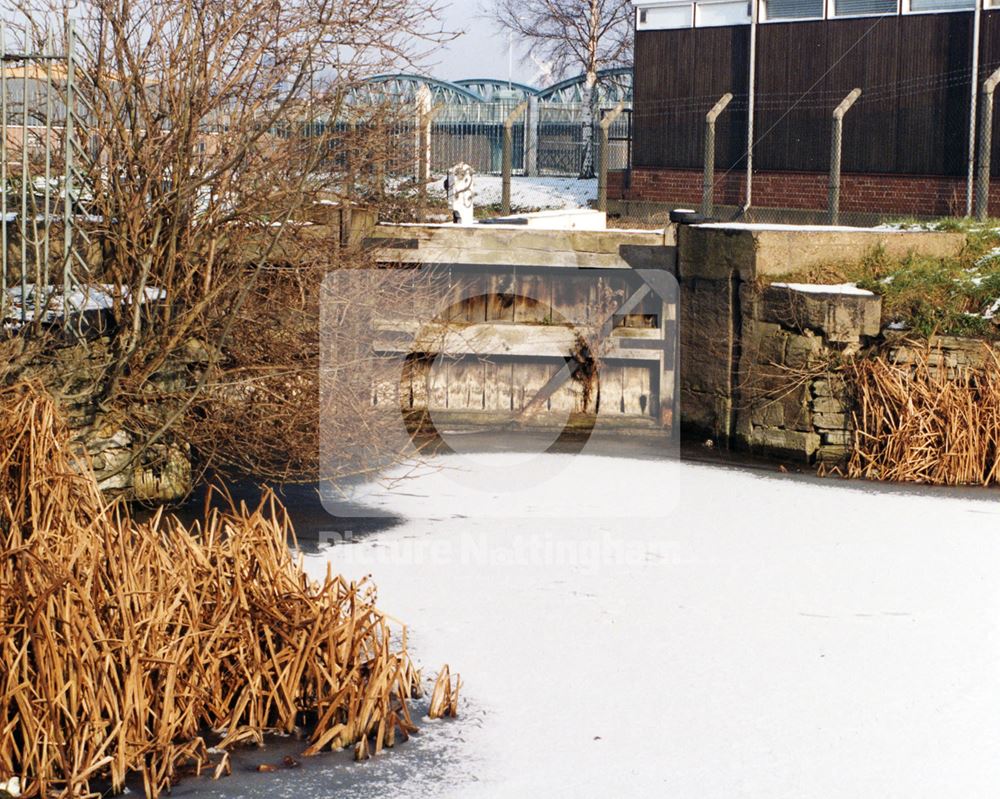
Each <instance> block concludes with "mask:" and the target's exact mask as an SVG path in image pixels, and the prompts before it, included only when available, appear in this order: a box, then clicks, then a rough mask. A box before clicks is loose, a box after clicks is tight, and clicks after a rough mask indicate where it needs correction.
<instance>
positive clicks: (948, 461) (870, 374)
mask: <svg viewBox="0 0 1000 799" xmlns="http://www.w3.org/2000/svg"><path fill="white" fill-rule="evenodd" d="M984 346H985V345H984ZM851 370H852V371H853V375H852V376H853V383H854V390H855V393H856V409H857V410H856V412H855V425H856V428H857V437H856V441H855V447H854V452H853V455H852V457H851V461H850V464H849V467H848V474H849V476H851V477H860V478H865V479H870V480H890V481H899V482H916V483H928V484H935V485H991V484H996V483H998V482H1000V361H998V359H997V355H996V352H995V351H994V350H992V349H988V351H987V352H986V354H985V360H984V365H983V366H982V367H976V368H974V367H960V368H952V370H951V373H950V374H949V369H948V368H947V367H946V365H945V363H944V359H943V358H942V354H941V353H940V352H937V351H933V350H930V349H927V350H925V351H923V352H922V353H920V354H918V357H917V362H916V364H915V365H910V364H905V365H897V364H893V363H890V362H889V361H887V360H886V359H884V358H882V357H879V358H873V359H868V360H858V361H856V362H855V363H854V364H853V366H852V367H851Z"/></svg>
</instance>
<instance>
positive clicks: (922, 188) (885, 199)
mask: <svg viewBox="0 0 1000 799" xmlns="http://www.w3.org/2000/svg"><path fill="white" fill-rule="evenodd" d="M701 177H702V176H701V171H700V170H692V169H647V168H640V169H634V170H632V179H631V186H630V188H628V189H626V188H625V173H624V172H612V173H610V174H609V175H608V197H609V198H611V199H622V200H634V201H647V202H649V201H652V202H662V203H670V204H684V205H691V206H693V207H698V205H699V204H700V203H701ZM745 177H746V175H745V173H743V172H742V171H741V172H739V173H735V172H732V173H729V174H726V175H723V174H717V176H716V186H715V202H716V204H718V205H742V203H743V199H744V194H745V188H744V187H745V182H746V181H745ZM827 180H828V176H827V175H826V174H825V173H816V172H756V173H754V178H753V199H754V203H753V204H754V206H755V207H757V208H788V209H801V210H823V209H825V208H826V207H827ZM989 209H990V215H991V216H998V215H1000V180H998V181H993V183H992V185H991V186H990V203H989ZM840 210H841V211H842V212H845V213H850V212H861V213H882V214H899V215H915V216H955V215H958V216H961V215H963V214H964V213H965V179H964V178H955V177H944V176H921V175H879V174H849V173H845V174H844V175H842V176H841V182H840Z"/></svg>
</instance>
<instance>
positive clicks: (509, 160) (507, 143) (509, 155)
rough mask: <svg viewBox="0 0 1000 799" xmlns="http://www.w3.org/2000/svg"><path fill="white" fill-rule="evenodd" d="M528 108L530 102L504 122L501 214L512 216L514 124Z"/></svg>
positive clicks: (521, 106) (525, 103)
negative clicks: (511, 183) (511, 188)
mask: <svg viewBox="0 0 1000 799" xmlns="http://www.w3.org/2000/svg"><path fill="white" fill-rule="evenodd" d="M527 108H528V101H527V100H525V101H524V102H523V103H519V104H518V105H517V107H516V108H515V109H514V110H513V111H511V112H510V113H509V114H508V115H507V118H506V119H505V120H504V122H503V167H502V172H503V192H502V196H501V199H500V213H501V214H503V215H504V216H507V215H509V214H510V179H511V175H512V174H513V172H514V123H515V122H516V121H517V118H518V117H519V116H521V114H523V113H524V112H525V110H527Z"/></svg>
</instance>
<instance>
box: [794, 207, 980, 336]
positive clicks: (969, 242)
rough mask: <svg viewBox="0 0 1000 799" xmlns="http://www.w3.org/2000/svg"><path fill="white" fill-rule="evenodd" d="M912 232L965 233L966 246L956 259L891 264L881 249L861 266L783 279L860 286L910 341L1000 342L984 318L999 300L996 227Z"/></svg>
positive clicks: (959, 224) (953, 223)
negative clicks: (877, 298) (879, 298)
mask: <svg viewBox="0 0 1000 799" xmlns="http://www.w3.org/2000/svg"><path fill="white" fill-rule="evenodd" d="M900 225H901V226H902V227H909V226H911V225H908V224H906V223H900ZM912 226H913V227H918V228H920V229H930V230H945V231H951V232H961V233H964V234H965V236H966V245H965V247H964V249H963V250H962V252H961V253H960V254H959V255H958V256H956V257H953V258H931V257H927V256H919V255H911V256H908V257H905V258H891V257H889V256H887V255H886V253H885V252H884V250H882V249H881V248H875V249H873V250H872V251H871V252H870V253H868V254H867V255H866V256H865V257H864V258H862V259H860V260H859V261H853V262H832V263H828V264H821V265H817V266H814V267H811V268H809V269H805V270H800V271H799V272H797V273H795V274H792V275H786V276H783V277H782V280H783V281H786V282H790V283H820V284H824V283H826V284H829V283H856V284H857V285H858V286H860V287H861V288H864V289H868V290H869V291H873V292H875V293H876V294H879V295H881V296H882V323H883V325H887V324H889V323H893V322H895V323H901V324H903V325H905V326H906V329H907V330H908V331H909V332H910V334H911V335H918V336H921V337H923V338H930V337H931V336H932V335H934V334H935V333H937V334H942V335H957V336H971V337H977V338H987V339H996V338H1000V328H998V327H997V326H996V325H995V324H993V321H992V320H991V319H987V318H986V315H985V312H986V311H988V310H990V308H991V307H992V305H993V303H994V302H995V301H996V300H997V299H998V298H1000V227H998V226H997V222H996V221H995V220H990V221H987V222H985V223H980V222H975V221H971V220H955V219H946V220H941V221H939V222H936V223H923V224H920V225H917V224H916V223H914V224H913V225H912Z"/></svg>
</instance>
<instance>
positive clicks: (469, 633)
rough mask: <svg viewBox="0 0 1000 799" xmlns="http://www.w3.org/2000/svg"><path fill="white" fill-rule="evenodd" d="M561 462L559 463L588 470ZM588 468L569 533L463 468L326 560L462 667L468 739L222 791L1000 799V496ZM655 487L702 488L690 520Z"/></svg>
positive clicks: (429, 480) (436, 730) (416, 639)
mask: <svg viewBox="0 0 1000 799" xmlns="http://www.w3.org/2000/svg"><path fill="white" fill-rule="evenodd" d="M493 457H497V458H500V456H481V457H480V458H477V459H476V460H475V461H474V462H471V465H469V464H470V461H468V460H467V461H466V462H465V464H464V465H463V468H472V469H478V470H480V475H479V477H480V478H484V479H485V478H487V477H489V475H490V474H496V473H497V472H496V470H495V467H496V466H497V464H496V463H493V462H492V460H491V459H492V458H493ZM550 457H552V458H553V467H558V466H559V465H560V464H559V459H560V458H563V457H570V456H561V455H551V456H550ZM579 457H581V458H582V459H584V460H585V468H584V470H583V476H582V477H581V478H580V479H581V480H582V482H580V483H579V484H578V486H577V489H576V490H575V491H573V490H562V491H558V492H553V493H552V494H551V495H550V496H549V497H548V499H547V500H546V501H547V503H548V505H547V508H546V510H547V511H548V513H547V514H546V516H547V518H542V516H541V515H539V516H537V517H533V516H532V515H531V514H532V512H533V511H532V508H531V507H528V505H527V504H525V503H520V502H519V501H518V500H517V498H516V497H512V496H511V495H510V494H507V495H506V496H503V497H502V498H500V499H495V500H494V499H490V497H489V495H484V493H483V492H481V491H471V490H470V491H464V492H463V491H461V490H459V489H452V490H450V491H449V492H447V495H444V494H442V493H441V492H440V488H441V485H440V480H441V475H440V472H435V473H429V474H427V475H425V477H421V478H417V479H416V480H414V481H407V482H403V483H400V484H398V493H397V494H396V496H395V497H394V498H384V497H383V499H382V500H381V501H383V502H386V503H389V504H390V505H391V506H392V508H393V509H394V510H395V511H396V512H397V513H399V514H402V515H405V516H409V517H412V518H414V519H416V518H418V517H419V518H421V519H422V520H421V521H411V522H407V523H404V524H402V525H401V526H397V527H394V528H391V529H388V530H385V531H383V532H380V533H377V534H374V535H372V536H369V537H367V538H364V539H361V540H360V541H358V542H357V543H354V544H348V545H340V546H335V547H332V548H330V549H328V550H325V551H324V552H322V553H321V554H316V555H312V556H309V557H308V558H307V560H306V566H307V569H308V570H309V571H310V573H311V574H313V575H314V576H316V577H319V576H321V575H322V574H323V573H324V572H325V569H326V565H327V562H330V563H332V565H333V568H334V571H339V572H343V573H345V574H346V575H347V576H349V577H353V578H360V577H362V576H364V575H366V574H372V575H373V577H374V579H375V581H376V583H377V584H378V587H379V599H380V605H381V607H383V608H384V609H385V610H386V611H387V612H389V613H392V614H393V615H395V616H396V617H398V618H401V619H405V620H406V621H407V623H408V624H409V625H410V640H411V648H412V651H413V654H414V656H415V657H416V658H417V659H418V660H419V662H420V664H421V665H422V666H423V667H424V669H425V670H426V672H427V673H429V674H431V675H433V673H435V672H436V669H437V668H438V667H439V666H440V665H441V664H443V663H448V664H450V666H451V667H452V671H453V672H455V671H458V672H461V674H462V678H463V681H464V685H465V687H464V689H463V694H462V705H461V711H462V716H461V718H460V719H459V720H457V721H455V722H450V723H442V724H431V725H426V724H425V725H423V726H424V730H423V732H422V733H421V735H420V736H419V738H418V739H414V740H413V741H411V742H410V743H409V744H405V745H403V746H401V747H398V748H397V749H396V750H395V751H394V752H392V753H390V754H388V755H386V756H385V757H382V758H377V759H374V760H372V761H370V762H368V763H366V764H363V765H361V766H354V765H353V764H350V763H347V762H346V761H345V759H344V758H343V757H341V756H339V755H331V756H326V758H325V759H323V758H320V759H319V760H317V761H314V762H310V763H309V764H306V765H307V766H308V769H307V768H306V767H303V769H302V770H300V771H297V772H294V773H290V774H289V775H263V776H261V777H259V778H258V777H257V776H256V775H253V777H251V778H234V779H237V781H236V782H229V783H228V784H227V781H222V782H220V783H216V784H212V783H209V784H208V785H209V786H210V787H209V788H208V789H206V790H209V791H211V792H212V794H211V795H220V796H225V795H229V796H235V795H240V796H248V797H253V796H260V797H265V796H266V797H274V796H297V797H317V798H319V797H326V796H330V795H333V793H332V791H333V790H334V788H333V786H336V791H335V793H336V795H337V796H338V797H367V796H376V795H378V796H393V797H428V796H448V797H467V798H469V799H477V797H512V796H529V795H531V796H545V797H551V796H560V797H562V796H565V797H600V798H601V799H605V798H606V797H618V796H621V797H626V796H627V797H633V796H634V797H654V796H656V797H660V796H664V797H698V799H715V798H717V799H732V798H733V797H754V798H756V797H761V798H764V797H766V799H781V798H782V797H788V798H789V799H791V798H792V797H795V799H801V797H810V799H828V798H832V797H845V799H846V798H847V797H850V799H857V797H889V796H893V797H906V798H907V799H915V798H916V797H928V799H930V798H931V797H933V799H939V797H963V799H973V798H974V797H995V796H997V795H998V793H1000V758H998V757H997V752H998V751H1000V613H998V610H1000V505H998V504H997V503H996V502H995V500H993V497H994V496H995V495H994V494H992V493H991V492H977V493H974V494H971V495H961V494H960V495H956V494H955V493H954V492H946V491H940V492H932V491H925V492H922V493H916V492H909V491H899V490H891V489H886V488H884V487H883V488H879V489H876V488H875V487H872V486H859V485H856V484H850V483H844V482H840V481H837V480H825V481H817V480H812V479H796V478H792V477H788V476H779V475H777V474H774V475H771V474H770V473H748V472H745V471H740V470H733V469H727V468H720V467H709V466H702V465H693V464H684V465H681V466H680V467H677V466H676V465H672V464H670V463H667V462H660V461H650V460H635V461H627V460H625V459H608V458H600V457H591V456H579ZM446 465H447V463H446ZM500 465H501V466H502V465H503V463H502V461H501V462H500ZM501 471H502V470H501ZM609 481H613V482H614V483H615V484H623V485H628V484H629V483H630V482H633V484H634V485H636V486H641V487H642V488H638V489H637V490H636V491H634V492H633V493H632V495H631V496H630V497H629V498H628V499H626V500H623V499H622V492H616V493H615V494H614V499H613V500H609V501H614V502H621V501H628V502H631V503H633V504H634V505H635V506H637V507H633V508H632V509H631V511H630V512H629V513H628V514H623V515H622V517H620V518H618V519H615V518H613V517H611V518H608V517H607V516H605V518H602V519H599V520H593V519H588V518H587V517H586V516H583V515H581V514H580V513H579V509H580V507H581V504H580V503H581V500H582V499H585V500H586V501H587V502H593V501H594V500H593V499H592V497H594V496H597V497H599V496H601V495H602V492H604V491H605V488H604V487H605V485H606V484H607V483H608V482H609ZM651 484H652V485H656V484H660V485H663V486H665V487H667V488H668V490H671V491H674V492H676V495H677V496H678V497H679V498H680V499H679V502H678V503H677V504H676V505H675V506H674V507H673V509H672V510H669V511H666V512H665V511H664V503H663V502H662V500H661V499H660V497H659V496H658V495H657V492H656V491H655V490H650V489H649V488H648V486H649V485H651ZM671 485H673V488H671ZM497 493H498V496H500V495H502V494H503V492H501V491H498V492H497ZM484 496H485V498H484ZM532 496H533V498H532V499H531V502H537V501H538V500H537V497H536V496H534V495H532ZM484 502H503V503H506V505H507V507H508V510H509V512H510V518H508V519H507V520H504V519H498V518H492V519H490V518H482V517H481V516H478V515H477V514H474V513H473V512H472V511H474V510H476V509H477V508H478V506H479V505H480V504H482V503H484ZM526 513H527V514H528V516H527V518H517V517H518V516H523V515H524V514H526ZM643 513H645V514H646V515H647V516H648V517H649V518H648V520H643V519H642V518H639V517H641V516H642V515H643ZM473 517H475V518H473ZM553 517H554V518H553ZM352 769H353V770H352ZM344 780H347V784H345V783H344ZM184 793H188V791H186V790H185V791H184ZM188 795H190V794H188ZM199 795H201V794H200V792H199ZM204 795H206V796H207V795H209V793H205V794H204Z"/></svg>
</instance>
